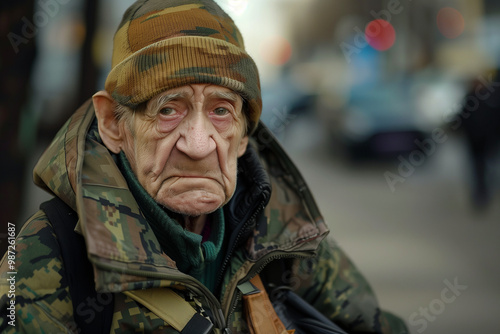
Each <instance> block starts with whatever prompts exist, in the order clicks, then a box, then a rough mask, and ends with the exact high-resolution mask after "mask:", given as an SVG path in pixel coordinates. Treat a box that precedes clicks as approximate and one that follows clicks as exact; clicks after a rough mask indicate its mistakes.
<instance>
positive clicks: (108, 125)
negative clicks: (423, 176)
mask: <svg viewBox="0 0 500 334" xmlns="http://www.w3.org/2000/svg"><path fill="white" fill-rule="evenodd" d="M92 102H93V103H94V110H95V115H96V117H97V123H98V125H99V134H100V135H101V139H102V141H103V143H104V145H106V147H107V148H108V149H109V150H110V151H111V152H113V153H120V151H121V146H122V141H123V137H122V133H121V131H120V127H119V125H118V120H117V119H116V117H115V107H116V102H115V100H114V99H113V98H112V97H111V95H109V93H108V92H106V91H105V90H101V91H99V92H97V93H95V94H94V96H92Z"/></svg>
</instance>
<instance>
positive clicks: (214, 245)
mask: <svg viewBox="0 0 500 334" xmlns="http://www.w3.org/2000/svg"><path fill="white" fill-rule="evenodd" d="M118 163H119V165H120V166H119V167H120V169H121V171H122V173H123V176H124V177H125V179H126V180H127V183H128V186H129V188H130V191H131V192H132V194H133V195H134V198H135V199H136V201H137V203H138V204H139V207H140V209H141V211H142V213H143V215H144V217H145V218H146V220H147V221H148V223H149V225H150V226H151V229H152V230H153V232H154V234H155V236H156V238H157V239H158V242H159V243H160V246H161V248H162V249H163V251H164V252H165V253H166V254H167V255H168V256H169V257H171V258H172V259H173V260H174V261H175V262H176V264H177V267H178V268H179V270H180V271H182V272H184V273H186V274H189V275H191V276H193V277H195V278H197V279H199V280H200V281H201V282H202V283H203V284H205V285H206V286H207V287H208V288H209V289H211V290H212V291H213V289H214V285H215V276H216V275H215V274H216V272H217V268H218V267H219V264H220V262H221V260H222V256H221V255H222V253H223V252H221V249H222V246H223V241H224V212H223V210H222V209H221V208H219V209H217V210H216V211H215V212H214V213H212V214H210V217H209V220H208V221H207V223H211V224H212V225H211V233H210V236H209V239H208V240H207V241H205V242H203V243H202V236H201V235H199V234H196V233H193V232H190V231H187V230H186V229H184V228H183V227H182V226H181V225H180V224H179V223H178V222H177V221H176V220H175V219H172V218H171V217H172V216H174V217H175V214H174V213H172V212H170V211H168V210H167V209H165V208H163V207H162V206H160V205H159V204H158V203H156V202H155V201H154V200H153V198H152V197H151V196H150V195H149V194H148V193H147V192H146V190H145V189H144V188H143V187H142V185H141V184H140V183H139V181H138V180H137V177H136V176H135V174H134V173H133V171H132V168H131V167H130V164H129V162H128V160H127V157H126V156H125V154H124V153H123V151H122V152H120V154H119V155H118Z"/></svg>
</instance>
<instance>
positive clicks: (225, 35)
mask: <svg viewBox="0 0 500 334" xmlns="http://www.w3.org/2000/svg"><path fill="white" fill-rule="evenodd" d="M195 83H209V84H214V85H219V86H224V87H227V88H230V89H232V90H233V91H235V92H237V93H239V94H240V95H241V96H242V98H243V99H244V101H245V104H246V107H245V112H246V113H247V115H246V116H247V120H248V121H249V124H248V130H249V132H250V133H251V132H253V130H254V129H255V127H256V125H257V122H258V120H259V117H260V114H261V110H262V99H261V94H260V83H259V74H258V72H257V67H256V65H255V63H254V61H253V60H252V58H251V57H250V56H249V55H248V54H247V53H246V52H245V47H244V44H243V38H242V36H241V34H240V32H239V30H238V28H237V27H236V25H235V24H234V22H233V20H232V19H231V18H230V17H229V16H228V15H227V14H226V13H225V12H224V11H223V10H222V9H221V8H220V7H219V6H218V5H217V4H216V3H215V2H214V1H213V0H139V1H136V2H135V3H134V4H133V5H132V6H131V7H129V8H128V9H127V11H126V12H125V14H124V15H123V19H122V21H121V23H120V25H119V27H118V30H117V31H116V33H115V37H114V45H113V59H112V69H111V71H110V73H109V75H108V78H107V79H106V83H105V89H106V91H108V92H109V93H110V94H111V96H112V97H113V98H114V99H115V100H116V101H117V102H118V103H120V104H123V105H126V106H128V107H131V108H136V107H137V106H138V105H139V104H141V103H142V102H146V101H148V100H149V99H151V98H152V97H154V96H155V95H157V94H159V93H161V92H163V91H165V90H168V89H171V88H175V87H179V86H183V85H187V84H195Z"/></svg>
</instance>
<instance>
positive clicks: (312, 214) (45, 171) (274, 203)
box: [0, 102, 407, 334]
mask: <svg viewBox="0 0 500 334" xmlns="http://www.w3.org/2000/svg"><path fill="white" fill-rule="evenodd" d="M94 118H95V116H94V110H93V108H92V104H91V103H90V102H87V103H86V104H84V105H83V106H82V107H81V108H80V109H79V110H77V112H76V113H75V114H74V115H73V116H72V117H71V118H70V119H69V120H68V122H67V123H66V124H65V125H64V126H63V128H62V129H61V130H60V132H59V133H58V134H57V136H56V138H55V139H54V141H53V142H52V144H51V145H50V147H49V148H48V149H47V150H46V151H45V152H44V154H43V156H42V157H41V158H40V160H39V162H38V164H37V166H36V167H35V170H34V179H35V183H36V184H37V185H39V186H41V187H42V188H44V189H46V190H48V191H50V192H51V193H53V194H54V195H55V196H58V197H59V198H61V199H63V200H64V201H65V202H66V203H67V204H68V205H69V206H70V207H71V208H73V210H75V211H76V212H77V214H78V218H79V221H78V224H77V226H76V228H75V230H76V231H77V232H79V233H81V234H82V235H83V237H84V239H85V242H86V246H87V253H88V258H89V260H90V262H91V264H92V266H93V268H94V280H95V289H96V290H97V291H98V292H103V293H113V294H114V314H113V319H112V325H111V333H126V332H136V331H140V332H147V333H177V331H175V330H174V329H173V328H172V327H170V326H169V324H167V323H166V322H165V321H164V320H162V319H160V318H159V317H158V316H157V315H156V314H155V313H154V312H152V311H151V310H149V309H147V308H146V307H145V306H143V305H142V304H140V303H138V302H136V301H135V300H133V299H131V298H130V297H129V296H128V294H127V293H126V291H129V290H136V289H150V288H169V289H175V290H176V291H189V292H190V293H192V295H194V296H196V298H197V300H199V301H200V302H201V304H202V306H203V308H205V309H207V310H210V311H211V312H210V314H212V315H213V319H212V320H213V322H214V325H215V327H216V328H219V329H221V328H222V329H224V328H229V329H230V330H231V332H232V333H247V332H248V329H247V327H246V323H245V320H244V315H243V314H244V313H243V306H242V298H241V293H240V292H239V290H238V289H237V286H238V284H240V283H242V282H245V281H247V280H249V279H250V278H251V277H253V276H254V275H255V274H257V273H258V272H260V271H261V270H262V269H263V268H265V267H266V266H268V265H269V264H270V263H273V261H275V260H277V259H280V258H287V259H291V262H293V266H291V267H290V269H289V270H288V271H289V272H285V273H280V274H282V275H286V276H287V277H288V278H290V283H291V284H290V285H291V287H292V288H293V289H294V290H295V291H296V292H297V293H298V294H299V295H301V296H303V297H304V298H305V299H306V300H308V301H309V302H310V303H311V304H312V305H314V306H315V307H316V308H317V309H318V310H320V311H321V312H322V313H323V314H325V315H327V316H328V317H330V318H331V319H332V320H334V321H335V322H336V323H337V324H339V325H340V326H342V327H343V328H344V329H346V330H347V331H348V332H349V333H398V334H399V333H406V332H407V331H406V329H405V325H404V323H403V322H402V321H401V320H400V319H398V318H397V317H394V316H392V315H390V314H389V313H385V312H383V311H381V310H380V308H379V306H378V303H377V300H376V298H375V296H374V294H373V292H372V290H371V289H370V287H369V285H368V283H367V282H366V280H365V279H364V277H363V276H362V275H361V274H360V272H359V271H358V270H357V269H356V268H355V266H354V265H353V264H352V263H351V262H350V260H349V259H348V258H347V257H346V255H345V254H344V253H343V252H342V250H341V249H340V248H339V247H338V246H337V245H335V244H334V243H333V242H332V241H331V239H330V240H326V239H325V237H326V235H327V234H328V229H327V226H326V224H325V222H324V221H323V218H322V217H321V215H320V213H319V211H318V208H317V207H316V204H315V203H314V200H313V198H312V196H311V194H310V192H309V190H308V188H307V186H306V185H305V183H304V180H303V179H302V177H301V176H300V174H299V173H298V171H297V170H296V168H295V167H294V165H293V164H292V163H291V162H290V160H289V158H288V157H287V155H286V154H285V153H284V151H283V150H282V149H281V148H280V147H279V145H278V143H277V142H276V141H275V140H274V139H273V137H272V136H271V135H270V134H269V132H268V131H267V129H266V128H265V127H263V126H260V127H259V128H258V129H257V131H256V132H255V134H254V135H253V139H252V141H253V147H254V150H253V151H254V155H255V156H257V154H255V152H259V154H258V156H259V158H258V159H255V160H257V162H258V164H260V165H262V166H263V168H262V167H261V168H260V170H261V171H260V172H258V173H260V175H255V177H254V176H252V174H250V175H244V174H245V173H244V172H242V171H241V170H240V172H239V175H238V187H237V190H236V192H235V195H234V196H233V198H232V200H231V201H230V202H229V203H228V204H227V205H226V207H227V208H226V207H225V210H226V211H228V215H227V217H226V225H232V226H236V227H237V228H233V230H231V228H229V231H230V232H231V231H233V232H231V234H230V235H229V236H228V237H230V239H231V240H232V241H231V243H230V245H233V246H232V248H231V246H230V248H231V249H230V251H229V253H230V254H231V256H230V257H229V258H228V260H229V261H225V262H224V264H223V269H222V268H221V277H220V286H221V289H220V295H218V296H215V295H214V294H213V293H211V292H210V291H209V290H208V289H207V288H206V287H204V286H203V285H202V284H201V283H200V282H199V281H197V280H196V279H194V278H193V277H191V276H189V275H186V274H184V273H182V272H180V271H179V270H178V269H177V268H176V265H175V263H174V261H172V260H171V259H170V258H169V256H168V254H165V253H164V252H163V251H162V249H161V247H160V246H159V243H158V241H157V239H156V238H155V235H154V233H153V232H152V230H151V228H150V227H149V225H148V223H147V221H146V220H145V218H144V217H143V215H142V214H141V212H140V210H139V208H138V205H137V203H136V201H135V200H134V197H133V196H132V194H131V192H130V191H129V189H128V188H127V183H126V181H125V179H124V178H123V176H122V174H121V173H120V171H119V169H118V167H117V166H116V164H115V161H114V160H113V158H112V156H111V155H110V153H109V152H108V150H107V149H106V147H105V146H103V145H102V143H100V142H99V140H98V133H97V131H96V130H95V129H94V130H93V129H92V128H91V125H92V124H94V123H93V120H94ZM92 132H95V133H92ZM245 159H247V160H248V161H245ZM252 163H255V161H253V162H252V159H249V158H248V154H245V155H244V156H243V157H242V158H240V161H239V164H240V165H241V166H242V167H241V168H243V169H244V168H245V165H247V164H252ZM249 167H250V168H249V169H254V168H253V166H249ZM240 174H241V175H240ZM255 178H257V179H258V178H263V179H265V181H266V182H267V183H268V184H269V187H268V189H264V188H265V187H264V186H263V185H262V184H261V183H260V182H255ZM266 182H265V183H266ZM271 188H272V192H271V191H270V190H271ZM236 231H238V232H236ZM242 238H243V239H242ZM323 239H325V240H324V241H323V242H322V240H323ZM15 249H16V253H17V254H16V256H15V265H16V271H17V274H16V277H15V287H16V289H15V301H16V303H15V315H16V317H15V327H13V326H11V325H9V324H8V322H9V321H11V318H8V317H6V316H7V314H6V313H4V312H2V314H4V315H3V316H2V319H0V328H1V329H3V332H6V333H12V332H26V333H72V332H75V333H77V332H79V330H78V328H76V327H75V323H74V318H73V305H72V299H71V295H70V293H69V288H68V284H67V282H66V281H65V280H64V279H63V277H64V275H63V273H64V270H65V268H64V263H63V261H62V257H61V252H60V248H59V244H58V239H57V235H55V233H54V230H53V227H52V225H51V223H50V221H48V219H47V217H46V215H45V214H44V212H42V211H39V212H38V213H36V214H35V215H34V216H33V217H32V218H31V219H30V220H28V221H27V222H26V223H25V224H24V226H23V227H22V229H21V231H19V233H18V236H17V239H16V244H15ZM7 262H8V261H7V257H4V259H3V260H2V264H1V267H0V274H1V283H0V284H1V285H0V287H1V301H0V307H1V308H2V310H5V309H6V308H7V307H9V305H10V303H11V298H10V297H9V287H10V285H9V281H8V280H7V279H8V278H9V274H8V273H9V272H10V271H12V270H9V267H8V264H7ZM98 302H99V301H97V303H98ZM100 302H104V301H100ZM97 306H98V305H97ZM88 308H89V309H88V310H85V311H87V312H89V311H92V310H96V311H98V310H99V308H98V307H95V306H94V307H93V309H92V308H91V306H90V305H89V306H88ZM90 313H91V312H90ZM11 324H12V323H11ZM217 332H218V331H217Z"/></svg>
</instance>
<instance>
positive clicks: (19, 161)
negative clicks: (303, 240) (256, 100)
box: [0, 0, 500, 334]
mask: <svg viewBox="0 0 500 334" xmlns="http://www.w3.org/2000/svg"><path fill="white" fill-rule="evenodd" d="M132 2H133V1H131V0H105V1H104V0H101V1H99V0H87V1H83V0H37V1H26V0H18V1H10V0H9V1H4V0H2V3H1V4H0V38H1V40H0V111H1V114H0V115H1V117H0V121H1V123H0V131H1V132H0V136H1V138H0V148H1V151H2V153H1V154H2V164H1V167H0V168H1V169H0V177H1V187H2V189H1V193H0V194H1V195H0V196H1V201H0V205H1V206H2V207H1V212H2V214H1V217H2V219H1V222H0V237H2V239H1V240H0V241H1V243H0V248H1V250H2V253H3V252H4V251H5V249H6V242H5V238H6V231H7V222H14V223H16V225H18V227H19V226H21V225H22V223H23V222H24V221H25V220H26V219H27V218H28V217H29V216H30V215H31V214H33V213H34V212H35V211H36V210H37V208H38V205H39V204H40V203H41V201H43V200H44V199H48V198H50V195H48V194H45V193H44V192H43V191H41V190H38V189H36V188H35V187H34V186H33V185H32V181H31V180H32V176H31V170H32V168H33V166H34V165H35V163H36V160H37V159H38V157H39V156H40V154H41V153H42V152H43V150H44V148H45V147H46V145H47V144H48V143H49V142H50V140H51V139H52V138H53V136H54V135H55V133H56V131H57V130H58V129H59V127H60V126H61V125H62V124H63V123H64V121H65V120H66V119H67V118H68V117H69V116H70V115H71V114H72V113H73V112H74V110H75V109H76V108H77V107H78V106H79V105H80V104H82V103H83V102H84V101H85V100H87V99H88V98H90V97H91V96H92V94H93V93H94V92H96V91H97V90H100V89H102V88H103V86H104V81H105V78H106V75H107V73H108V71H109V67H110V62H111V51H112V49H111V47H112V38H113V34H114V31H115V30H116V27H117V25H118V23H119V21H120V19H121V16H122V14H123V12H124V11H125V9H126V8H127V7H128V6H129V5H130V4H131V3H132ZM217 2H218V3H219V4H220V5H221V6H222V7H223V8H224V9H225V10H226V11H227V12H228V13H229V14H230V15H231V16H232V17H233V19H234V20H235V22H236V23H237V25H238V26H239V27H240V30H241V31H242V34H243V37H244V39H245V42H246V47H247V51H248V52H249V53H250V55H251V56H252V57H253V58H254V59H255V60H256V62H257V65H258V67H259V70H260V74H261V84H262V92H263V103H264V109H263V115H262V120H263V121H264V122H265V123H266V124H267V125H268V127H269V128H270V129H271V130H272V131H273V132H274V133H275V135H276V137H277V138H278V139H279V140H280V141H281V143H282V144H283V146H284V147H285V148H286V149H287V151H288V152H289V153H290V155H291V157H292V159H293V160H294V161H295V162H296V163H297V165H298V166H299V168H300V170H301V171H302V173H303V174H304V177H305V179H306V181H307V182H308V184H309V186H310V187H311V188H312V190H313V193H314V195H315V198H316V200H317V202H318V204H319V206H320V209H321V211H322V212H323V215H324V216H325V219H326V220H327V222H328V224H329V226H330V228H331V230H332V231H331V235H332V236H333V238H334V239H335V240H336V241H337V242H338V243H339V244H340V245H341V246H342V247H343V248H344V249H345V251H346V252H347V254H349V255H350V257H351V259H352V260H353V261H354V262H355V263H356V264H357V266H358V267H359V268H360V269H361V271H362V272H363V273H364V274H365V276H366V277H367V278H368V280H369V281H370V282H371V284H372V285H373V288H374V290H375V292H376V294H377V296H378V297H379V300H380V303H381V305H382V307H383V308H385V309H387V310H390V311H392V312H393V313H396V314H397V315H399V316H400V317H402V318H403V319H404V320H405V321H406V322H407V324H408V326H409V328H410V330H411V333H412V334H413V333H426V334H447V333H454V334H469V333H487V334H490V333H491V334H496V333H500V242H499V240H500V75H499V72H498V68H499V67H500V35H499V33H498V32H499V31H500V2H499V1H495V0H418V1H412V0H351V1H338V0H250V1H249V0H218V1H217Z"/></svg>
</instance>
